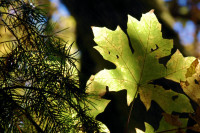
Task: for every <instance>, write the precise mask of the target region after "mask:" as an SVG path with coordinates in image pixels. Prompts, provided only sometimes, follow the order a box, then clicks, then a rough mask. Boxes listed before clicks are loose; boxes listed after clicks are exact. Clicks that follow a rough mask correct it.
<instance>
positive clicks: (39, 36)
mask: <svg viewBox="0 0 200 133" xmlns="http://www.w3.org/2000/svg"><path fill="white" fill-rule="evenodd" d="M0 26H1V27H0V28H3V29H5V31H6V32H9V33H10V34H11V36H12V37H11V38H12V39H10V40H7V41H3V42H0V45H1V57H0V107H1V111H0V132H20V133H21V132H71V131H73V132H78V131H83V132H84V131H86V132H90V131H96V130H98V123H97V122H96V121H94V119H93V118H91V117H90V116H89V115H87V114H86V111H87V110H88V108H87V106H86V105H85V102H87V100H86V98H85V97H86V96H87V95H86V93H85V90H83V89H80V88H79V79H78V73H79V71H78V69H77V68H76V65H75V63H76V62H77V59H76V55H77V53H78V52H75V53H72V52H71V47H72V45H73V43H72V44H69V43H68V42H65V41H64V40H62V39H61V38H58V37H57V36H56V34H54V33H53V30H52V28H53V26H52V23H51V22H50V21H49V20H48V18H47V17H46V12H44V10H41V8H40V6H39V5H38V6H35V5H34V4H33V3H29V2H25V1H23V0H14V1H13V0H1V1H0Z"/></svg>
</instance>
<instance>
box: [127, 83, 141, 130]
mask: <svg viewBox="0 0 200 133" xmlns="http://www.w3.org/2000/svg"><path fill="white" fill-rule="evenodd" d="M138 91H139V85H137V90H136V92H135V95H134V99H133V101H132V103H131V108H130V111H129V114H128V120H127V124H126V130H125V133H126V132H128V125H129V122H130V118H131V114H132V110H133V104H134V101H135V99H136V97H137V95H138Z"/></svg>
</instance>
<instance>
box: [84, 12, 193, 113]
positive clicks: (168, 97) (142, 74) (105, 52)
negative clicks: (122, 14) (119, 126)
mask: <svg viewBox="0 0 200 133" xmlns="http://www.w3.org/2000/svg"><path fill="white" fill-rule="evenodd" d="M127 27H128V29H127V32H128V35H129V37H130V42H131V46H130V45H129V41H128V38H127V35H126V34H125V33H124V32H123V31H122V30H121V29H120V28H119V27H117V29H116V30H115V31H112V30H109V29H107V28H98V27H93V33H94V37H95V38H94V41H95V42H96V43H97V44H98V46H95V47H94V48H95V49H96V50H98V51H99V52H100V54H101V55H102V56H103V58H104V59H106V60H108V61H110V62H112V63H114V64H115V65H116V69H111V70H107V69H104V70H102V71H100V72H99V73H97V74H96V75H95V76H91V78H90V80H89V81H88V92H89V93H90V94H92V96H91V99H90V100H93V102H94V103H96V105H97V106H96V107H94V108H93V106H91V107H92V108H93V109H92V110H91V114H93V115H94V116H96V115H97V114H99V113H101V112H102V111H103V110H104V109H105V107H106V106H107V104H108V102H109V101H108V100H106V99H103V98H102V96H104V94H105V93H106V92H107V91H120V90H123V89H126V90H127V102H128V103H127V104H128V105H130V103H131V102H132V101H133V100H134V98H136V96H137V94H140V98H141V100H142V102H143V103H144V105H145V106H146V109H147V110H148V109H149V108H150V106H151V100H154V101H156V102H157V103H158V104H159V105H160V106H161V108H162V109H163V110H164V111H165V112H167V113H171V112H172V111H176V112H192V111H193V109H192V107H191V105H190V103H189V99H188V98H187V97H186V96H185V95H183V94H179V93H176V92H174V91H172V90H165V89H163V88H162V87H161V86H154V85H152V84H150V83H151V82H152V81H153V80H156V79H159V78H167V79H170V80H173V81H175V82H180V81H184V80H185V74H186V72H187V68H188V67H189V66H190V64H191V63H192V61H193V60H194V59H195V58H193V57H183V56H182V54H181V53H180V52H179V51H178V50H177V51H176V52H175V53H174V55H172V56H171V59H170V60H169V61H168V62H167V64H166V66H164V65H163V64H160V63H159V59H160V58H162V57H165V56H169V55H170V54H171V49H172V47H173V41H172V40H168V39H163V38H162V32H161V25H160V24H159V22H158V20H157V18H156V16H155V15H154V13H153V11H150V12H148V13H146V14H143V15H142V18H141V20H140V21H138V20H137V19H135V18H133V17H131V16H128V24H127ZM130 47H132V49H133V50H134V51H132V50H131V48H130ZM108 89H109V90H108ZM173 96H178V97H177V99H176V100H173V99H172V97H173Z"/></svg>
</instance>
